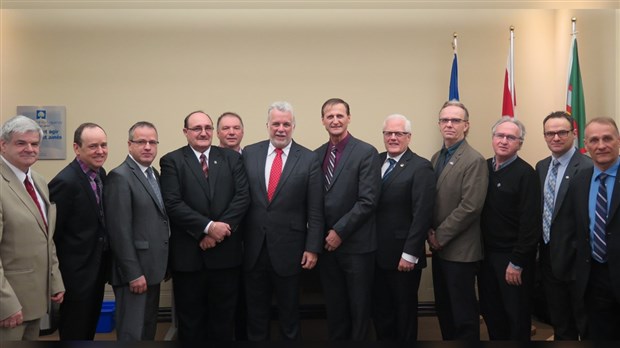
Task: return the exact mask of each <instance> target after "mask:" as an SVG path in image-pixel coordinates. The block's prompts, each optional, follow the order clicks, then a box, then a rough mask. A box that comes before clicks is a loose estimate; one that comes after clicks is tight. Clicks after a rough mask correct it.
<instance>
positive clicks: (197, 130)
mask: <svg viewBox="0 0 620 348" xmlns="http://www.w3.org/2000/svg"><path fill="white" fill-rule="evenodd" d="M186 129H187V130H188V131H191V132H194V133H196V134H200V133H202V131H205V132H207V133H209V132H213V127H211V126H206V127H194V128H186Z"/></svg>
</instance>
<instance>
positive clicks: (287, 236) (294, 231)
mask: <svg viewBox="0 0 620 348" xmlns="http://www.w3.org/2000/svg"><path fill="white" fill-rule="evenodd" d="M268 149H269V141H262V142H259V143H256V144H253V145H250V146H246V147H245V148H244V149H243V159H244V163H245V169H246V171H247V173H248V178H249V182H250V196H251V200H252V203H251V205H250V209H249V210H248V214H247V217H246V221H245V228H244V232H245V262H244V268H245V270H246V271H249V270H251V269H252V268H253V267H254V265H255V264H256V261H257V259H258V256H259V254H260V251H261V248H262V247H263V243H265V245H266V246H267V250H268V252H269V257H270V260H271V264H272V267H273V269H274V270H275V272H276V273H277V274H279V275H280V276H283V277H286V276H291V275H295V274H298V273H299V272H301V269H302V268H301V258H302V255H303V252H304V251H310V252H314V253H320V252H321V250H322V249H323V231H322V228H323V224H324V223H323V186H322V185H323V180H322V179H321V176H322V175H321V170H320V165H319V161H318V158H317V157H316V154H314V153H313V152H312V151H310V150H308V149H306V148H305V147H303V146H301V145H299V144H297V143H295V142H294V141H293V142H292V144H291V149H290V151H289V154H288V157H287V159H286V163H285V165H284V168H283V169H282V175H281V176H280V181H279V182H278V186H277V188H276V191H275V193H274V196H273V199H272V200H271V202H269V200H268V199H267V187H266V185H265V162H266V160H267V151H268Z"/></svg>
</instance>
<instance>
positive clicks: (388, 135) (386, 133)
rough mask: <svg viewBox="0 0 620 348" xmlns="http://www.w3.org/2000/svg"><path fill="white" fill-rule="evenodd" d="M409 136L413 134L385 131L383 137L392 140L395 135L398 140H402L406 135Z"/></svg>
mask: <svg viewBox="0 0 620 348" xmlns="http://www.w3.org/2000/svg"><path fill="white" fill-rule="evenodd" d="M409 134H411V133H409V132H388V131H383V136H384V137H386V138H391V137H392V135H394V136H395V137H397V138H402V137H404V136H405V135H409Z"/></svg>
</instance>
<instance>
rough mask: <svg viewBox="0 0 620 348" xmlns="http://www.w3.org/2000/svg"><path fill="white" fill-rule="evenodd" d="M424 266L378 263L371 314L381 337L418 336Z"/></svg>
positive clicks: (387, 339)
mask: <svg viewBox="0 0 620 348" xmlns="http://www.w3.org/2000/svg"><path fill="white" fill-rule="evenodd" d="M421 277H422V269H421V268H415V269H414V270H413V271H410V272H400V271H398V270H397V269H391V270H386V269H381V268H380V267H379V266H376V265H375V279H374V282H373V284H374V285H373V297H372V317H373V322H374V325H375V332H376V335H377V340H379V341H416V340H417V339H418V288H419V287H420V278H421Z"/></svg>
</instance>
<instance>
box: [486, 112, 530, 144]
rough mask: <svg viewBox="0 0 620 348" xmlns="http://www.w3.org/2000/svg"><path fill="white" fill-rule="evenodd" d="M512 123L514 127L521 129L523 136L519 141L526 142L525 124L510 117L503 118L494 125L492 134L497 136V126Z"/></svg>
mask: <svg viewBox="0 0 620 348" xmlns="http://www.w3.org/2000/svg"><path fill="white" fill-rule="evenodd" d="M507 122H508V123H512V124H514V125H516V126H517V127H519V133H520V134H521V135H520V136H519V140H521V142H522V143H523V140H525V126H524V125H523V123H522V122H521V121H519V120H517V119H515V118H512V117H510V116H502V118H500V119H499V120H498V121H497V122H495V124H494V125H493V127H491V132H492V133H491V134H495V129H496V128H497V126H499V125H500V124H502V123H507Z"/></svg>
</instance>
